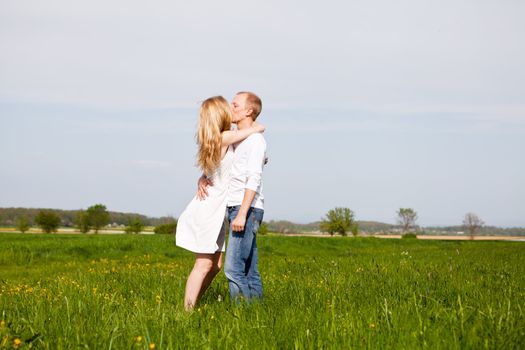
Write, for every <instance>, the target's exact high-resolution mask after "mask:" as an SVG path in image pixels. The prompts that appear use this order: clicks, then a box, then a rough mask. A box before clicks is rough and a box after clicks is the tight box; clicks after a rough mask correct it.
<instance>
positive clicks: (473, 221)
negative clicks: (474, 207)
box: [463, 213, 485, 239]
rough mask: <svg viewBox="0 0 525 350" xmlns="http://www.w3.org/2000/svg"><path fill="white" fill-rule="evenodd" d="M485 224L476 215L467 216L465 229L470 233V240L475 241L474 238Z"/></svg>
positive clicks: (468, 214) (469, 214)
mask: <svg viewBox="0 0 525 350" xmlns="http://www.w3.org/2000/svg"><path fill="white" fill-rule="evenodd" d="M484 224H485V223H484V222H483V220H481V219H480V218H479V217H478V216H477V215H476V214H474V213H467V214H465V218H464V219H463V227H465V230H466V231H468V234H469V236H470V239H474V236H475V235H476V233H477V232H478V231H479V229H480V228H481V227H483V225H484Z"/></svg>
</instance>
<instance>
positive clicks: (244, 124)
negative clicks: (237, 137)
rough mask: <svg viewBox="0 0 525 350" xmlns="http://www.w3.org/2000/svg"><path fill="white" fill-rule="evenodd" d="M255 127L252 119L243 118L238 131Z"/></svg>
mask: <svg viewBox="0 0 525 350" xmlns="http://www.w3.org/2000/svg"><path fill="white" fill-rule="evenodd" d="M252 125H253V119H252V118H243V119H242V120H240V121H238V122H237V129H239V130H242V129H247V128H249V127H250V126H252Z"/></svg>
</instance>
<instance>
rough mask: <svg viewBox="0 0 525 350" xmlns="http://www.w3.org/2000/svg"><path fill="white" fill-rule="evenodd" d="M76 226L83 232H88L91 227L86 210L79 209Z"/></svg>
mask: <svg viewBox="0 0 525 350" xmlns="http://www.w3.org/2000/svg"><path fill="white" fill-rule="evenodd" d="M75 227H76V228H78V230H79V231H80V232H82V233H88V232H89V230H90V227H89V216H88V213H86V212H85V211H84V210H79V211H78V212H77V215H76V216H75Z"/></svg>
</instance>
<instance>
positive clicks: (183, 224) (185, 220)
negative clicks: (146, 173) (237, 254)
mask: <svg viewBox="0 0 525 350" xmlns="http://www.w3.org/2000/svg"><path fill="white" fill-rule="evenodd" d="M232 164H233V148H232V146H229V147H228V149H227V150H226V154H225V155H224V157H223V158H222V160H221V163H220V165H219V168H218V169H217V170H216V171H215V173H214V174H213V175H212V177H211V180H212V181H213V186H209V187H208V196H207V197H206V199H204V200H199V199H198V198H197V196H195V197H194V198H193V199H192V201H191V202H190V204H188V206H187V207H186V209H184V212H182V214H181V215H180V217H179V220H178V221H177V233H176V235H175V244H176V245H177V246H179V247H181V248H184V249H187V250H189V251H192V252H194V253H202V254H213V253H216V252H223V251H224V241H225V237H226V232H225V229H226V227H225V225H224V219H225V215H226V203H227V202H226V201H227V195H228V187H229V185H230V179H231V168H232Z"/></svg>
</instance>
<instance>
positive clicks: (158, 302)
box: [155, 295, 161, 304]
mask: <svg viewBox="0 0 525 350" xmlns="http://www.w3.org/2000/svg"><path fill="white" fill-rule="evenodd" d="M160 301H161V299H160V295H157V296H156V297H155V302H156V303H157V304H160Z"/></svg>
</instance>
